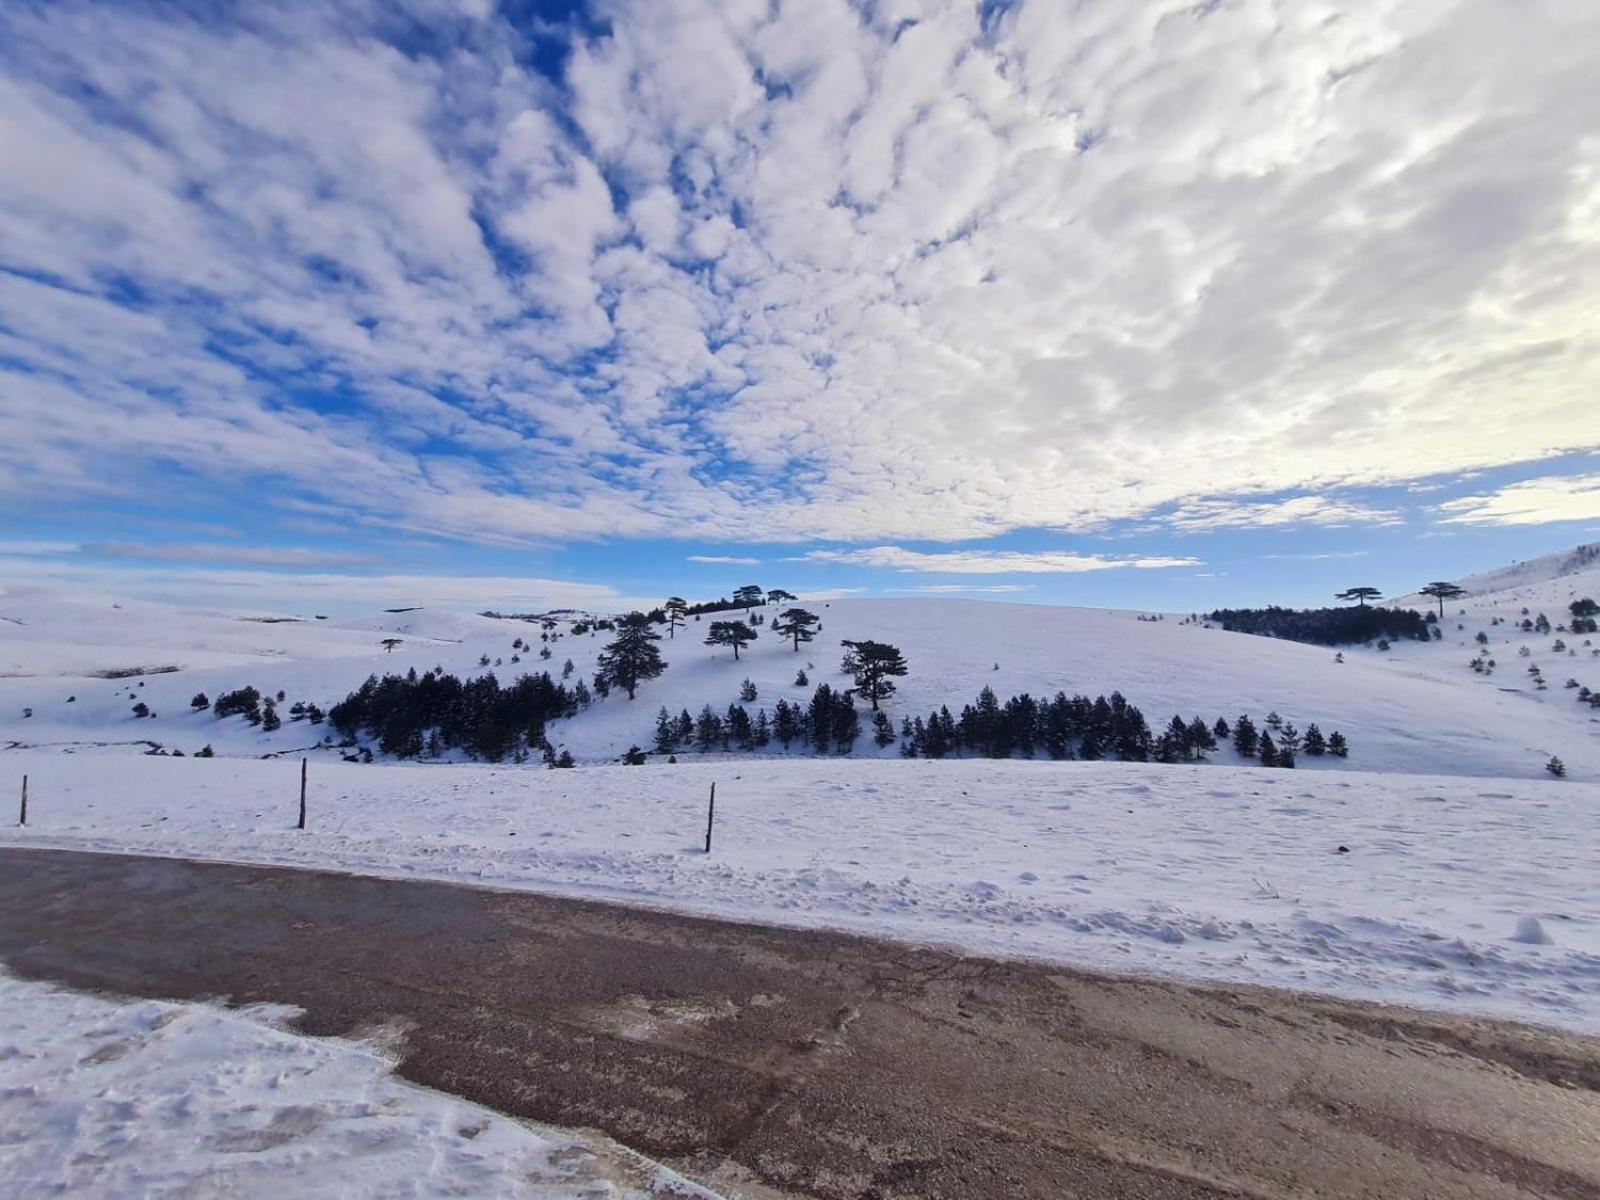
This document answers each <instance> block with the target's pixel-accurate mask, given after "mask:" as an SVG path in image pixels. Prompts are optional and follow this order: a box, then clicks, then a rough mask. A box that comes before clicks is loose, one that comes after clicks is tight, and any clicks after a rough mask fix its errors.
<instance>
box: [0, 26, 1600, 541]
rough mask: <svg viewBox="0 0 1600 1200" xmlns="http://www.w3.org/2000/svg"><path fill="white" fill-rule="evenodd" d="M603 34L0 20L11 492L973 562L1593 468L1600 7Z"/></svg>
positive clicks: (539, 534)
mask: <svg viewBox="0 0 1600 1200" xmlns="http://www.w3.org/2000/svg"><path fill="white" fill-rule="evenodd" d="M597 8H598V11H599V13H600V15H601V16H603V17H604V18H605V19H604V20H596V21H593V22H587V21H574V22H572V23H571V25H570V26H569V27H566V28H553V27H552V28H548V29H546V28H541V29H539V30H538V31H533V30H530V29H529V28H526V27H523V28H518V27H514V26H513V25H511V24H510V23H508V21H507V19H506V17H505V16H504V15H502V14H501V13H500V12H499V11H497V10H494V9H491V8H490V6H487V5H476V6H466V5H459V6H443V5H421V6H416V7H415V8H414V10H413V11H412V18H414V19H404V20H396V19H393V18H392V16H391V14H390V11H389V8H388V7H386V6H382V5H371V4H368V3H364V2H358V0H349V2H348V3H343V4H334V3H330V4H326V5H292V4H279V5H256V6H251V7H250V8H249V9H248V15H247V16H244V15H241V14H244V13H245V11H246V10H242V9H241V10H238V11H237V13H236V12H235V10H234V9H232V8H229V7H226V6H224V7H222V8H218V9H217V10H216V11H212V10H210V9H207V10H206V11H205V13H204V15H203V18H202V17H201V16H198V15H196V14H197V13H198V12H199V11H200V10H199V9H196V8H195V7H194V6H184V5H171V6H140V5H127V6H103V5H102V6H94V5H80V4H52V5H9V6H5V7H4V8H3V9H0V128H3V129H4V130H5V131H6V133H5V145H6V148H7V164H6V165H7V169H6V170H5V171H4V172H3V173H0V261H4V262H5V263H6V264H7V266H8V271H7V272H5V273H0V312H3V313H4V314H5V318H4V321H3V322H0V364H3V365H0V394H3V395H5V397H6V403H5V404H4V405H3V406H0V502H4V501H5V500H11V501H12V502H15V501H16V499H17V498H18V497H24V496H25V497H27V498H28V499H29V500H30V503H32V504H33V505H35V506H36V507H37V506H40V505H52V504H59V505H61V506H64V507H65V506H77V507H76V508H75V509H74V511H82V510H83V509H84V508H85V507H86V506H87V507H88V508H89V509H91V510H95V511H102V512H107V513H114V512H115V511H117V510H118V509H119V508H120V507H122V506H124V505H126V504H127V503H128V501H129V499H130V498H132V497H138V496H141V495H144V494H147V493H148V492H150V491H151V490H154V489H160V490H161V492H162V493H163V494H164V495H166V497H167V498H168V499H169V500H171V501H172V502H173V503H174V504H179V503H182V504H187V505H189V506H191V507H192V508H196V509H198V508H201V507H203V506H210V505H212V504H214V503H215V502H216V500H217V498H218V497H242V496H245V495H254V496H258V497H260V503H261V505H262V506H263V507H264V508H267V509H269V510H270V509H273V508H277V507H288V506H292V505H296V504H301V505H313V506H316V507H317V508H318V510H319V511H323V512H325V513H327V514H331V515H333V516H335V517H337V518H338V519H339V520H341V521H343V522H345V523H346V524H347V525H359V526H360V527H361V528H363V529H366V528H370V527H372V526H374V525H381V526H387V527H391V528H398V529H407V530H417V531H424V532H428V533H433V534H438V535H443V536H446V537H451V538H459V539H469V540H484V541H497V542H506V541H512V542H515V541H519V540H525V541H549V540H559V541H570V540H574V539H598V538H609V537H621V538H630V537H674V538H683V539H724V540H727V541H736V542H738V543H740V544H749V543H751V542H760V541H778V542H793V541H798V540H805V539H823V540H828V541H835V542H855V543H862V544H870V543H874V542H878V541H885V540H902V541H909V540H931V541H956V540H966V539H973V538H979V537H989V536H994V535H996V534H1000V533H1004V532H1006V531H1008V530H1012V529H1018V528H1048V529H1060V530H1084V529H1090V528H1096V527H1099V526H1102V525H1104V524H1105V523H1107V522H1111V521H1116V520H1121V519H1133V518H1144V519H1155V520H1157V521H1161V520H1163V519H1165V520H1166V521H1168V522H1170V523H1172V524H1174V525H1176V526H1178V527H1179V528H1180V529H1191V530H1199V529H1207V528H1219V527H1225V526H1239V525H1250V526H1255V525H1261V524H1286V523H1291V522H1309V523H1320V524H1335V523H1339V522H1341V521H1348V522H1362V521H1367V520H1373V519H1382V518H1381V517H1377V516H1374V515H1373V514H1371V513H1369V512H1366V511H1364V510H1362V509H1361V508H1360V506H1356V505H1345V506H1343V512H1342V515H1341V511H1340V509H1341V506H1340V505H1338V504H1336V503H1335V502H1332V501H1328V500H1311V499H1310V498H1302V499H1301V500H1299V501H1287V502H1278V501H1274V502H1257V501H1251V500H1249V499H1243V500H1240V499H1238V498H1239V497H1245V498H1248V497H1252V496H1262V495H1272V494H1277V493H1284V492H1291V491H1305V490H1309V489H1319V490H1325V489H1327V488H1332V487H1348V486H1358V485H1370V484H1385V483H1396V482H1406V481H1412V480H1418V479H1425V478H1429V477H1438V476H1443V475H1449V474H1459V473H1461V472H1465V471H1469V470H1473V469H1477V468H1483V467H1489V466H1496V465H1504V464H1508V463H1513V462H1527V461H1535V460H1538V459H1541V458H1544V457H1547V456H1550V455H1553V454H1555V453H1557V452H1559V451H1562V450H1564V449H1570V448H1573V446H1574V444H1575V443H1576V444H1577V445H1578V446H1579V447H1580V448H1581V447H1583V446H1591V447H1592V446H1595V445H1597V444H1600V433H1596V432H1594V430H1595V426H1594V422H1593V419H1592V406H1593V397H1594V395H1595V392H1596V388H1597V386H1600V328H1597V327H1596V324H1595V322H1594V320H1593V311H1592V308H1593V297H1592V284H1591V281H1592V280H1593V279H1594V278H1595V277H1596V275H1597V274H1600V216H1597V209H1596V206H1595V203H1594V200H1593V187H1594V180H1595V179H1596V178H1597V177H1600V143H1597V142H1596V141H1595V139H1594V138H1593V137H1592V130H1591V128H1590V126H1591V125H1592V121H1591V120H1590V119H1589V114H1591V113H1593V112H1594V111H1596V108H1597V106H1600V73H1597V72H1595V71H1594V70H1593V62H1592V57H1593V55H1592V50H1591V48H1592V47H1593V46H1594V45H1596V44H1597V43H1600V7H1597V6H1595V5H1593V4H1565V5H1562V4H1545V5H1536V6H1507V5H1494V4H1483V3H1452V2H1449V0H1440V2H1437V3H1425V4H1419V3H1415V2H1414V0H1327V2H1326V3H1323V4H1319V5H1306V4H1303V3H1299V2H1298V0H1249V2H1246V3H1237V4H1226V5H1215V4H1201V5H1195V4H1191V3H1187V2H1179V0H1172V2H1169V0H1142V2H1130V0H1083V3H1081V4H1078V5H1076V6H1074V7H1073V9H1072V12H1071V14H1070V16H1069V15H1067V14H1066V13H1065V11H1064V10H1063V8H1062V6H1061V5H1060V4H1059V3H1057V2H1056V0H1017V2H1016V3H1012V4H1008V5H978V4H973V3H971V2H970V0H927V2H926V3H921V4H918V5H916V6H888V7H885V6H882V5H864V6H852V5H847V4H844V3H836V2H823V0H819V2H817V3H811V4H786V5H758V4H746V5H726V4H721V3H717V2H716V0H605V2H604V3H603V4H599V5H597ZM913 8H914V9H915V11H916V12H917V14H918V16H917V19H916V20H914V21H913V20H900V19H899V15H901V14H903V13H910V12H911V11H913ZM530 36H537V37H538V38H541V39H544V40H547V41H549V42H551V43H554V44H553V45H552V46H551V47H550V48H551V49H553V50H554V51H557V52H556V53H552V54H549V55H535V54H531V53H529V52H528V45H529V38H530ZM536 59H537V60H539V61H546V60H548V61H559V62H562V63H564V64H565V65H564V66H563V67H562V68H561V70H560V72H559V73H558V74H556V75H553V76H546V75H541V74H539V73H538V72H536V71H535V70H533V69H532V68H531V67H530V66H529V64H530V62H533V61H534V60H536ZM1513 161H1514V162H1516V163H1517V170H1516V171H1515V172H1507V171H1506V169H1505V164H1506V163H1507V162H1513ZM1575 431H1576V432H1575ZM1219 497H1220V499H1219ZM1230 498H1233V499H1230ZM1296 505H1300V507H1296ZM1163 513H1165V514H1168V515H1167V516H1166V518H1163V517H1162V516H1161V514H1163ZM1097 569H1100V568H1097Z"/></svg>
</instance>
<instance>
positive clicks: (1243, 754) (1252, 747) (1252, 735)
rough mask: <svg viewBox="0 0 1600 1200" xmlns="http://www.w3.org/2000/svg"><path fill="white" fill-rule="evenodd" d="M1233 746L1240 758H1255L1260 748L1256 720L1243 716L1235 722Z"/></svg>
mask: <svg viewBox="0 0 1600 1200" xmlns="http://www.w3.org/2000/svg"><path fill="white" fill-rule="evenodd" d="M1233 748H1234V750H1236V751H1237V752H1238V754H1239V757H1240V758H1254V757H1255V756H1256V751H1257V750H1258V749H1259V748H1260V742H1259V741H1258V740H1257V738H1256V726H1255V722H1254V721H1252V720H1251V719H1250V718H1249V717H1247V716H1241V717H1240V718H1239V719H1238V720H1237V721H1235V722H1234V723H1233Z"/></svg>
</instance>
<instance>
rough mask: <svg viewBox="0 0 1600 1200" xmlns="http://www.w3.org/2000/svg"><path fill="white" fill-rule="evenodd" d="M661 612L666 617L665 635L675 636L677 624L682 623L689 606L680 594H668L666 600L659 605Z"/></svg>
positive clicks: (686, 615) (687, 613)
mask: <svg viewBox="0 0 1600 1200" xmlns="http://www.w3.org/2000/svg"><path fill="white" fill-rule="evenodd" d="M661 612H662V614H663V615H664V616H665V617H666V618H667V637H668V638H669V639H670V638H673V637H676V636H677V633H678V626H679V625H682V624H683V623H684V620H685V618H687V617H688V615H689V606H688V604H687V603H685V602H684V599H683V597H682V596H668V597H667V602H666V603H665V604H663V605H662V606H661Z"/></svg>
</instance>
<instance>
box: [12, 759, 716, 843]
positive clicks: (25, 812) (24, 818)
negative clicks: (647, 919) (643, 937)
mask: <svg viewBox="0 0 1600 1200" xmlns="http://www.w3.org/2000/svg"><path fill="white" fill-rule="evenodd" d="M27 823H28V777H27V776H26V775H24V776H23V777H22V815H21V816H20V817H18V818H17V824H18V825H26V824H27ZM709 848H710V847H707V849H709Z"/></svg>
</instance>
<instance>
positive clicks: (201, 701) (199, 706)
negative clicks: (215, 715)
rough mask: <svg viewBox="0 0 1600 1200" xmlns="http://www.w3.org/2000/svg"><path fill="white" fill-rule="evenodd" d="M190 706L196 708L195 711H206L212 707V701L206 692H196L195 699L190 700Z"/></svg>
mask: <svg viewBox="0 0 1600 1200" xmlns="http://www.w3.org/2000/svg"><path fill="white" fill-rule="evenodd" d="M189 707H190V708H192V709H194V710H195V712H204V711H205V710H206V709H208V708H210V707H211V701H210V700H209V699H207V698H206V694H205V693H204V692H196V693H195V694H194V699H193V700H191V701H189Z"/></svg>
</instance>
